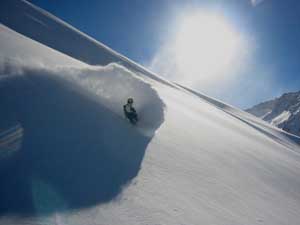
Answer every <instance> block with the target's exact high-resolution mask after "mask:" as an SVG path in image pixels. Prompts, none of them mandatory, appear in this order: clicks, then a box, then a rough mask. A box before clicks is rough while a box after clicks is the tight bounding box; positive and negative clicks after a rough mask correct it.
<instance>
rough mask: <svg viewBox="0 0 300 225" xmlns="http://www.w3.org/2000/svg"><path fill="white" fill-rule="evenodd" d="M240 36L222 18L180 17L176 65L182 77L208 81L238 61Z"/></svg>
mask: <svg viewBox="0 0 300 225" xmlns="http://www.w3.org/2000/svg"><path fill="white" fill-rule="evenodd" d="M240 48H242V40H241V37H240V35H239V34H238V33H237V32H236V31H235V30H234V29H233V27H232V26H230V24H229V23H227V22H226V20H225V19H224V18H222V17H221V16H218V15H214V14H206V13H200V12H197V13H194V14H191V15H188V16H186V17H184V18H183V19H182V22H181V23H180V25H179V28H178V33H177V35H176V38H175V44H174V50H175V57H176V59H175V60H176V65H177V68H178V69H179V71H180V73H181V74H183V77H182V78H183V80H188V81H191V82H194V81H202V82H209V81H211V80H215V78H216V77H217V76H220V75H222V74H226V73H228V72H229V71H230V69H231V68H232V67H233V66H234V64H235V62H236V61H237V60H238V57H239V51H240Z"/></svg>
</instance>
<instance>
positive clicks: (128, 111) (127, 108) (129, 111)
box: [123, 98, 138, 124]
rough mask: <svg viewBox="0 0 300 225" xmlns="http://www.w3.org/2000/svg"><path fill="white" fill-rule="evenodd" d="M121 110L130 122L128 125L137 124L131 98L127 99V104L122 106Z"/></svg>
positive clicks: (136, 116)
mask: <svg viewBox="0 0 300 225" xmlns="http://www.w3.org/2000/svg"><path fill="white" fill-rule="evenodd" d="M123 110H124V114H125V117H126V118H127V119H128V120H129V121H130V123H132V124H136V123H137V122H138V115H137V113H136V110H135V108H134V107H133V99H132V98H128V99H127V104H126V105H124V106H123Z"/></svg>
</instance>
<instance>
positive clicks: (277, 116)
mask: <svg viewBox="0 0 300 225" xmlns="http://www.w3.org/2000/svg"><path fill="white" fill-rule="evenodd" d="M247 112H249V113H251V114H253V115H256V116H258V117H261V115H262V113H264V112H267V113H266V114H265V115H263V116H262V117H261V118H262V119H263V120H265V121H267V122H269V123H271V124H272V125H274V126H277V127H279V128H282V129H283V130H285V131H287V132H290V133H292V134H294V135H297V136H299V135H300V120H299V112H300V93H299V92H291V93H285V94H283V95H282V96H280V97H278V98H276V99H274V100H271V101H267V102H263V103H260V104H258V105H256V106H253V107H252V108H250V109H247Z"/></svg>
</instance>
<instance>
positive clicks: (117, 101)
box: [0, 61, 165, 136]
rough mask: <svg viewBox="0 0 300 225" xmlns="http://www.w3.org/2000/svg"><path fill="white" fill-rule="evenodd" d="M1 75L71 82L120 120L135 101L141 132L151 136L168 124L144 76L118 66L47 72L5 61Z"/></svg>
mask: <svg viewBox="0 0 300 225" xmlns="http://www.w3.org/2000/svg"><path fill="white" fill-rule="evenodd" d="M17 64H18V65H17ZM0 71H1V73H2V74H6V75H7V74H19V75H22V74H23V75H26V73H28V72H29V73H32V72H34V73H36V74H40V75H49V76H52V77H59V78H63V79H65V80H68V81H71V82H73V83H74V84H75V86H74V88H76V87H78V86H77V85H79V86H80V87H82V90H77V91H79V92H86V93H85V94H88V95H90V96H89V97H91V98H93V99H94V100H95V101H97V102H98V103H99V104H101V105H103V106H104V107H106V108H108V109H109V110H110V111H111V112H113V113H114V114H116V115H118V116H120V117H124V113H123V105H124V104H125V103H126V101H127V98H129V97H131V98H133V99H134V107H135V108H136V110H137V112H138V114H139V118H140V121H139V123H138V125H137V128H138V130H139V131H141V132H142V133H143V134H144V135H147V136H153V135H154V134H155V131H156V130H157V128H159V126H160V125H161V124H162V122H163V121H164V109H165V104H164V103H163V101H162V100H161V99H160V97H159V95H158V94H157V92H156V91H155V90H154V89H153V88H152V86H151V85H150V84H149V83H147V82H146V81H145V80H143V79H142V78H141V77H140V76H138V75H136V74H135V73H133V72H131V71H130V70H128V69H127V68H125V67H124V66H121V65H118V64H116V63H111V64H108V65H107V66H88V65H87V66H84V67H83V66H80V67H79V66H73V67H70V66H67V67H63V66H57V67H52V68H47V67H45V66H44V65H33V64H31V66H30V67H28V66H24V65H20V62H13V63H10V62H9V61H5V63H2V66H1V65H0Z"/></svg>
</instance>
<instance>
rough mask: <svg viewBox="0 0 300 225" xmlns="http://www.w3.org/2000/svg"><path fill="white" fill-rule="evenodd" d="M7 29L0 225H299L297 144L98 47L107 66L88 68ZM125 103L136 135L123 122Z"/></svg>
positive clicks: (1, 58)
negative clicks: (135, 118) (130, 101)
mask: <svg viewBox="0 0 300 225" xmlns="http://www.w3.org/2000/svg"><path fill="white" fill-rule="evenodd" d="M1 4H3V3H1ZM7 4H8V5H10V4H9V3H7ZM20 4H27V3H26V2H23V1H20ZM12 6H13V5H11V7H12ZM17 6H18V7H16V8H13V10H15V12H18V10H19V14H20V15H22V14H24V13H27V14H29V15H30V16H33V15H31V14H30V13H31V12H32V11H30V10H34V12H35V13H38V12H39V9H37V8H33V9H32V6H30V5H28V4H27V6H28V8H26V11H25V12H24V10H25V9H24V8H23V7H20V6H19V5H18V4H17ZM2 9H3V8H1V10H2ZM11 15H12V17H14V16H15V14H11ZM34 15H35V16H36V14H34ZM7 16H8V17H9V15H7ZM40 16H41V17H39V20H43V21H52V19H55V18H53V16H50V17H49V15H48V14H45V13H42V14H41V15H40ZM5 21H10V22H11V21H14V20H10V19H9V18H6V20H1V22H2V23H4V25H2V26H1V33H0V44H1V45H2V46H5V52H2V51H1V54H0V62H1V70H0V71H1V75H0V103H1V109H4V110H1V114H0V115H1V117H0V125H1V126H0V128H1V131H0V132H1V133H0V134H1V135H0V143H1V144H0V151H1V152H2V151H6V152H8V153H10V154H8V155H9V157H2V158H0V160H1V161H0V163H1V167H0V181H1V188H0V224H78V225H79V224H80V225H81V224H97V225H99V224H103V225H104V224H105V225H108V224H128V225H129V224H130V225H134V224H139V225H141V224H142V225H149V224H164V225H174V224H220V225H223V224H231V225H235V224H236V225H240V224H249V225H250V224H251V225H253V224H272V225H277V224H287V225H290V224H298V222H299V220H300V190H299V185H300V155H299V154H300V152H299V150H300V149H299V147H298V145H296V144H295V142H294V141H299V139H298V137H296V136H292V135H290V134H287V133H285V132H284V131H282V130H280V129H277V128H274V127H273V126H271V125H269V124H267V123H266V122H264V121H262V120H260V119H258V118H255V117H254V116H252V115H250V114H248V113H245V112H242V111H240V110H238V109H235V108H234V107H231V106H229V105H226V104H225V103H222V102H219V101H217V100H215V99H212V98H210V97H208V96H204V95H202V94H201V93H197V92H195V91H193V90H190V89H188V88H184V87H181V86H178V85H175V84H172V83H169V82H168V81H165V80H163V79H161V78H159V77H157V76H155V74H152V73H150V72H148V71H146V70H145V69H144V68H142V67H139V66H138V65H137V64H135V63H134V64H132V62H131V61H130V60H128V59H126V58H125V57H123V56H121V57H119V56H118V55H115V53H114V52H111V51H110V50H109V49H108V48H102V49H98V47H97V45H98V44H95V45H94V46H95V48H96V49H97V51H96V53H95V55H92V56H91V57H93V58H97V54H98V52H101V54H100V56H99V60H100V59H102V57H104V56H105V57H104V58H105V60H104V62H103V63H99V64H100V65H102V66H99V65H98V66H91V65H88V61H87V60H84V62H80V60H78V59H79V57H77V56H74V57H72V54H71V53H70V54H68V55H69V56H67V55H65V54H62V53H61V52H63V51H61V50H60V49H59V48H55V47H54V46H52V48H54V49H50V48H49V46H48V47H47V46H44V45H42V44H39V43H37V42H36V41H33V40H31V39H29V38H28V37H24V36H22V35H20V34H17V33H16V32H14V31H12V30H11V29H9V28H7V26H9V27H10V28H14V29H15V30H16V31H17V32H20V31H18V29H16V28H18V27H19V25H18V24H16V25H11V24H7V23H6V22H5ZM55 21H58V20H57V19H55ZM15 23H17V22H16V21H15ZM58 23H59V24H60V26H62V27H64V29H65V30H68V29H71V28H70V27H69V26H65V24H64V23H60V22H58ZM5 25H7V26H5ZM32 26H33V25H32ZM48 26H50V27H51V23H50V25H49V24H48ZM34 28H35V26H33V27H27V29H30V31H29V32H31V33H34V32H35V31H36V30H38V29H36V30H35V29H34ZM71 30H72V32H73V34H72V35H75V36H78V37H77V38H79V39H80V38H86V37H85V36H82V34H81V33H78V32H76V31H74V29H71ZM70 32H71V31H70ZM8 35H10V38H5V37H6V36H8ZM47 35H48V38H49V39H51V40H52V42H53V43H55V42H56V41H59V40H60V36H59V35H58V36H57V34H56V33H55V32H54V33H51V32H49V33H48V34H47ZM64 38H66V39H67V40H68V37H67V36H66V37H64ZM70 38H71V37H70ZM72 38H73V36H72ZM16 40H17V42H18V48H15V44H16V43H15V41H16ZM37 41H39V40H37ZM39 42H40V43H43V42H42V41H39ZM66 43H68V42H66ZM44 44H45V43H44ZM2 46H1V49H2ZM77 47H78V46H77V45H75V46H73V45H68V48H69V49H73V48H74V51H77V50H76V48H77ZM91 48H92V47H91ZM3 49H4V48H3ZM31 49H33V50H34V51H33V52H34V53H32V51H31ZM47 53H48V54H47ZM107 55H112V56H113V57H116V58H117V60H114V58H109V57H108V58H106V56H107ZM19 56H22V57H19ZM87 56H89V54H87ZM74 58H76V59H77V60H75V59H74ZM100 61H101V60H100ZM36 62H39V63H36ZM50 62H51V63H50ZM128 96H132V97H134V98H135V99H136V107H137V109H138V112H139V114H140V116H141V123H139V124H138V125H137V127H134V126H131V125H130V124H129V123H128V122H127V121H126V120H125V119H124V118H123V115H122V104H123V102H125V100H126V98H127V97H128ZM2 111H3V112H4V113H2ZM16 130H19V131H16ZM16 132H19V134H20V133H21V134H22V135H17V134H16ZM9 135H10V136H12V137H15V138H17V139H18V145H16V146H15V148H14V149H13V150H14V151H10V149H9V148H7V145H6V143H7V140H11V139H10V136H9ZM1 140H6V141H2V142H1ZM292 140H294V141H292ZM10 143H11V142H10ZM5 155H7V154H5Z"/></svg>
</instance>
